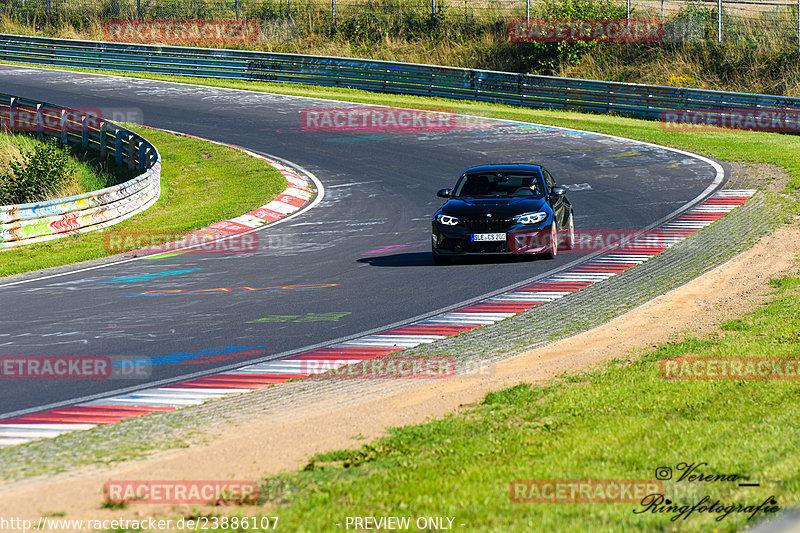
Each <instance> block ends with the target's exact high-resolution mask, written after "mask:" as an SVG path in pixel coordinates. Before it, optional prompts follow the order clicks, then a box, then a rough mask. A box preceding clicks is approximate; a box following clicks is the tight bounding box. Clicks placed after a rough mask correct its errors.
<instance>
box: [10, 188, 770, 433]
mask: <svg viewBox="0 0 800 533" xmlns="http://www.w3.org/2000/svg"><path fill="white" fill-rule="evenodd" d="M755 193H756V191H755V190H750V189H748V190H725V191H720V192H717V193H716V194H714V195H713V196H711V197H710V198H708V199H707V200H705V201H703V202H701V203H700V204H698V205H697V206H695V207H694V208H692V209H689V210H688V211H686V212H685V213H683V214H682V215H680V216H679V217H677V218H675V219H674V220H672V221H670V222H668V223H666V224H664V225H662V226H660V227H658V228H656V229H653V230H650V232H649V233H652V234H654V235H657V236H658V237H659V242H660V244H661V245H660V246H650V245H646V244H637V243H629V244H626V245H625V246H623V247H620V248H617V249H615V250H613V251H610V252H608V253H604V254H602V255H600V256H597V257H593V258H591V259H589V260H587V261H586V262H584V263H581V264H579V265H576V266H574V267H571V268H569V269H567V270H565V271H563V272H559V273H557V274H553V275H552V276H548V277H547V278H544V279H541V280H538V281H536V282H534V283H530V284H528V285H525V286H522V287H518V288H516V289H514V290H511V291H508V292H506V293H504V294H500V295H497V296H493V297H491V298H487V299H485V300H483V301H480V302H477V303H474V304H470V305H467V306H465V307H462V308H460V309H455V310H453V311H449V312H446V313H441V314H439V315H436V316H433V317H430V318H427V319H425V320H420V321H417V322H413V323H411V324H406V325H403V326H399V327H396V328H392V329H390V330H387V331H383V332H380V333H374V334H371V335H365V336H363V337H359V338H356V339H352V340H349V341H345V342H340V343H337V344H334V345H331V346H326V347H324V348H317V349H314V350H309V351H306V352H302V353H299V354H295V355H291V356H288V357H284V358H282V359H277V360H273V361H266V362H262V363H255V364H251V365H247V366H243V367H241V368H238V369H236V370H231V371H227V372H222V373H220V374H216V375H210V376H205V377H202V378H197V379H192V380H188V381H184V382H181V383H174V384H171V385H167V386H164V387H153V388H150V389H145V390H141V391H137V392H134V393H130V394H120V395H117V396H112V397H109V398H103V399H101V400H95V401H92V402H87V403H83V404H80V405H75V406H72V407H62V408H58V409H51V410H48V411H43V412H40V413H35V414H31V415H24V416H20V417H17V418H13V419H7V420H2V421H0V446H13V445H16V444H21V443H24V442H28V441H31V440H36V439H40V438H48V437H55V436H57V435H60V434H63V433H68V432H71V431H79V430H83V429H88V428H91V427H94V426H96V425H101V424H113V423H116V422H119V421H121V420H124V419H126V418H131V417H136V416H142V415H145V414H149V413H155V412H163V411H169V410H174V409H179V408H181V407H184V406H187V405H196V404H200V403H203V402H205V401H207V400H210V399H213V398H220V397H224V396H229V395H232V394H238V393H241V392H246V391H249V390H252V389H257V388H260V387H265V386H268V385H273V384H276V383H282V382H285V381H287V380H289V379H294V378H304V377H308V376H309V375H310V369H312V368H315V366H314V365H308V364H307V363H306V362H307V361H308V360H317V361H324V362H326V364H325V365H318V366H319V367H321V368H325V369H327V370H330V369H336V368H339V367H342V366H345V365H347V364H352V363H358V362H361V361H366V360H370V359H374V358H376V357H380V356H384V355H388V354H392V353H394V352H397V351H400V350H403V349H405V348H412V347H414V346H419V345H421V344H428V343H432V342H435V341H437V340H439V339H444V338H446V337H450V336H453V335H459V334H461V333H464V332H467V331H472V330H474V329H477V328H481V327H483V326H486V325H489V324H494V323H495V322H499V321H501V320H505V319H506V318H509V317H512V316H514V315H516V314H519V313H523V312H525V311H527V310H528V309H531V308H533V307H537V306H540V305H547V304H548V303H549V302H552V301H555V300H558V299H560V298H563V297H565V296H568V295H569V294H572V293H574V292H578V291H580V290H583V289H585V288H586V287H590V286H592V285H594V284H596V283H601V282H602V281H604V280H606V279H608V278H611V277H613V276H616V275H618V274H620V273H622V272H626V271H627V270H629V269H631V268H633V267H635V266H636V265H639V264H641V263H644V262H646V261H648V260H650V259H652V258H653V257H656V256H658V255H660V254H661V253H663V252H664V251H665V250H667V249H669V248H670V247H671V246H674V245H675V244H677V243H679V242H680V241H682V240H683V239H685V238H687V237H689V236H690V235H692V234H693V233H696V232H698V231H700V230H701V229H703V228H705V227H706V226H709V225H711V224H713V223H714V222H715V221H716V220H718V219H720V218H722V217H724V216H725V215H726V214H728V213H730V212H731V211H733V210H734V209H736V208H737V207H739V206H740V205H742V204H744V203H745V202H746V201H747V200H749V199H750V197H752V196H753V195H754V194H755ZM324 286H326V287H327V286H336V285H335V284H334V285H324ZM307 287H308V286H307ZM314 287H317V288H319V287H322V286H314ZM238 289H245V288H243V287H239V288H238ZM254 290H257V289H254ZM196 292H197V291H194V292H192V291H189V292H186V294H193V293H196ZM239 348H240V350H239V351H246V350H258V349H262V348H263V347H239ZM232 353H236V352H232ZM225 355H226V354H225V353H215V354H208V359H205V361H204V362H209V361H210V358H212V357H224V356H225ZM170 356H172V357H176V358H180V357H181V356H180V355H178V354H170ZM170 356H166V357H170ZM197 360H198V359H192V361H193V362H194V361H197ZM200 360H202V359H200Z"/></svg>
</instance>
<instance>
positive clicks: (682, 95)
mask: <svg viewBox="0 0 800 533" xmlns="http://www.w3.org/2000/svg"><path fill="white" fill-rule="evenodd" d="M0 60H4V61H16V62H26V63H35V64H41V65H57V66H67V67H82V68H91V69H104V70H120V71H134V72H135V71H141V72H151V73H160V74H175V75H182V76H198V77H206V78H230V79H242V80H258V81H270V82H283V83H304V84H311V85H323V86H331V87H347V88H354V89H365V90H370V91H379V92H388V93H399V94H413V95H423V96H442V97H447V98H458V99H466V100H477V101H483V102H497V103H504V104H511V105H518V106H526V107H535V108H545V109H564V110H576V111H588V112H597V113H616V114H620V115H628V116H634V117H641V118H651V119H657V118H659V117H660V116H661V115H662V113H664V112H667V111H689V110H702V111H707V110H716V111H719V112H720V113H722V114H724V113H725V112H727V111H729V112H740V113H752V112H753V111H758V110H770V111H785V112H788V113H795V114H796V113H797V112H798V111H800V98H790V97H779V96H769V95H761V94H744V93H727V92H719V91H707V90H701V89H684V88H677V87H661V86H654V85H639V84H632V83H617V82H604V81H592V80H579V79H569V78H554V77H549V76H534V75H530V74H514V73H508V72H494V71H487V70H470V69H462V68H454V67H441V66H433V65H418V64H413V63H393V62H387V61H371V60H364V59H349V58H340V57H316V56H305V55H293V54H273V53H266V52H254V51H243V50H222V49H208V48H191V47H178V46H155V45H141V44H124V43H108V42H98V41H76V40H69V39H50V38H45V37H28V36H21V35H7V34H5V35H0ZM788 120H790V121H791V122H790V124H789V127H788V128H787V129H788V130H791V131H798V129H800V125H798V124H797V119H796V115H795V118H793V119H788Z"/></svg>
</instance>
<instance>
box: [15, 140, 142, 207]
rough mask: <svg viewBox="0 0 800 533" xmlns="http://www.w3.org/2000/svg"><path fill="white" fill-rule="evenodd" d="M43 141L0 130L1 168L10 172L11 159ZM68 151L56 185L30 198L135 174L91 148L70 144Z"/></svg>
mask: <svg viewBox="0 0 800 533" xmlns="http://www.w3.org/2000/svg"><path fill="white" fill-rule="evenodd" d="M43 145H44V142H43V141H41V140H39V139H37V138H36V137H34V136H33V135H24V134H11V133H0V172H10V171H11V170H10V169H11V162H12V161H18V162H19V161H23V160H25V159H26V157H29V156H30V155H31V154H32V153H33V151H34V149H35V148H36V147H41V146H43ZM69 154H70V156H71V157H69V158H68V159H67V166H66V169H65V173H64V175H63V176H62V177H61V179H60V180H59V181H58V183H57V184H56V186H55V189H54V190H52V191H50V192H49V193H48V194H47V196H46V197H45V198H37V199H35V200H30V201H41V200H50V199H54V198H63V197H65V196H72V195H74V194H81V193H84V192H89V191H96V190H98V189H103V188H105V187H110V186H112V185H115V184H117V183H122V182H124V181H126V180H129V179H131V178H133V177H134V176H136V174H137V173H136V171H134V170H129V169H128V167H123V166H117V165H113V164H112V165H110V164H108V162H107V161H104V160H101V158H100V156H99V154H98V153H96V152H94V151H90V150H83V149H81V148H79V147H75V146H71V147H70V150H69Z"/></svg>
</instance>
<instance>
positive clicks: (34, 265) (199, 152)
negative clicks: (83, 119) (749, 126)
mask: <svg viewBox="0 0 800 533" xmlns="http://www.w3.org/2000/svg"><path fill="white" fill-rule="evenodd" d="M126 127H129V129H131V130H133V131H135V132H136V133H139V134H140V135H143V136H144V137H146V138H147V139H148V140H149V141H151V142H152V143H153V144H154V145H155V146H156V148H158V150H159V152H160V153H161V159H162V174H161V186H162V189H161V198H160V199H159V200H158V202H157V203H156V204H155V205H153V206H152V207H150V208H149V209H148V210H147V211H145V212H143V213H141V214H139V215H137V216H135V217H132V218H130V219H128V220H126V221H124V222H121V223H120V224H117V225H115V226H112V227H110V228H109V229H107V230H105V231H97V232H90V233H85V234H81V235H71V236H69V237H65V238H63V239H56V240H54V241H50V242H46V243H41V244H33V245H28V246H23V247H20V248H18V249H11V250H8V251H4V252H0V276H8V275H11V274H18V273H20V272H27V271H31V270H39V269H42V268H48V267H54V266H59V265H65V264H69V263H75V262H78V261H85V260H88V259H96V258H99V257H104V256H107V255H111V254H110V253H109V251H107V250H106V249H105V247H104V244H103V235H104V233H105V232H106V231H114V232H118V231H164V232H184V231H191V230H194V229H199V228H202V227H205V226H207V225H209V224H213V223H214V222H218V221H220V220H224V219H226V218H231V217H235V216H239V215H241V214H243V213H246V212H248V211H251V210H253V209H255V208H256V207H259V206H261V205H263V204H265V203H267V202H268V201H269V200H271V199H272V198H274V197H275V196H277V195H278V194H279V193H280V192H281V191H283V189H285V188H286V180H284V179H283V177H282V176H281V175H280V173H279V172H278V171H277V170H275V169H274V168H272V167H271V166H269V165H268V164H266V163H265V162H263V161H261V160H259V159H256V158H254V157H251V156H249V155H246V154H244V153H242V152H241V151H239V150H235V149H233V148H228V147H226V146H220V145H216V144H212V143H209V142H205V141H201V140H197V139H191V138H188V137H180V136H177V135H173V134H171V133H165V132H160V131H157V130H151V129H146V128H141V127H136V126H133V125H129V124H128V125H126Z"/></svg>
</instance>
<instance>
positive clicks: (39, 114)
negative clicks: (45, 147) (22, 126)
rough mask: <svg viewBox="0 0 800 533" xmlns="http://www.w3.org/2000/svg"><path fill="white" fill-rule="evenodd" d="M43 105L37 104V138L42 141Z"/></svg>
mask: <svg viewBox="0 0 800 533" xmlns="http://www.w3.org/2000/svg"><path fill="white" fill-rule="evenodd" d="M42 116H43V113H42V104H36V118H35V119H34V120H36V137H37V138H39V139H41V138H42V135H44V120H43V119H42Z"/></svg>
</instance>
